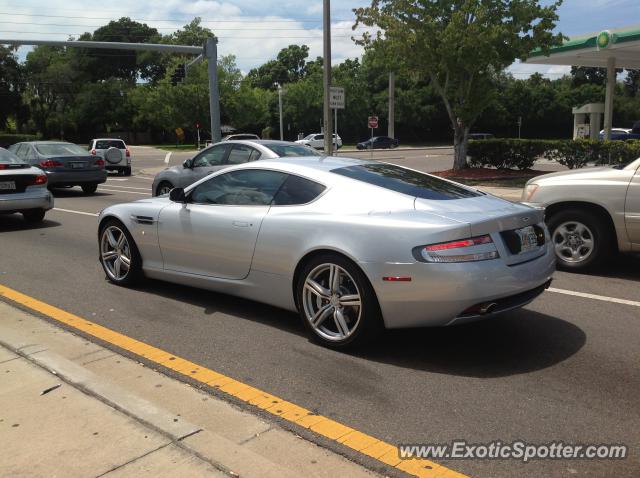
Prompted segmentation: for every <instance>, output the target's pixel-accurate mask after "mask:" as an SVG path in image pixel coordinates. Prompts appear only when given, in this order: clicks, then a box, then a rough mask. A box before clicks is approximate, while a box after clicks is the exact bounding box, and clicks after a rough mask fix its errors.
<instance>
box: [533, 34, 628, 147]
mask: <svg viewBox="0 0 640 478" xmlns="http://www.w3.org/2000/svg"><path fill="white" fill-rule="evenodd" d="M524 63H527V64H540V65H568V66H584V67H598V68H607V90H606V98H605V113H604V129H605V138H607V139H610V138H611V127H612V124H611V123H612V118H613V94H614V91H615V84H616V68H626V69H629V70H635V69H640V28H638V27H636V28H626V29H620V30H604V31H602V32H600V33H598V34H597V35H589V36H584V37H580V38H574V39H570V40H568V41H566V42H564V43H563V44H562V45H560V46H557V47H553V48H551V49H549V51H548V52H546V53H545V52H544V51H542V50H540V49H538V50H534V51H533V52H531V55H530V56H529V58H528V59H527V60H526V61H525V62H524Z"/></svg>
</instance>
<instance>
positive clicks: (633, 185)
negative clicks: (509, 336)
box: [522, 159, 640, 271]
mask: <svg viewBox="0 0 640 478" xmlns="http://www.w3.org/2000/svg"><path fill="white" fill-rule="evenodd" d="M522 200H523V201H524V202H525V203H526V204H529V205H532V206H539V207H545V208H546V218H547V219H546V220H547V224H548V226H549V231H550V232H551V241H552V244H553V247H554V249H555V253H556V257H557V259H558V266H559V267H561V268H563V269H566V270H573V271H584V270H588V269H591V268H594V267H596V266H598V265H600V264H602V263H603V262H604V261H605V259H606V258H607V257H609V256H610V254H611V253H612V252H614V251H619V252H638V251H640V159H638V160H636V161H634V162H632V163H630V164H628V165H621V166H614V167H599V168H585V169H581V170H578V171H563V172H559V173H552V174H545V175H544V176H538V177H537V178H534V179H531V180H530V181H529V182H528V183H527V185H526V187H525V189H524V192H523V194H522Z"/></svg>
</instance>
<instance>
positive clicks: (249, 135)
mask: <svg viewBox="0 0 640 478" xmlns="http://www.w3.org/2000/svg"><path fill="white" fill-rule="evenodd" d="M234 139H248V140H252V139H260V136H258V135H257V134H252V133H236V134H230V135H228V136H225V137H224V138H222V141H231V140H234Z"/></svg>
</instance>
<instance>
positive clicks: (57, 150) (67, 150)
mask: <svg viewBox="0 0 640 478" xmlns="http://www.w3.org/2000/svg"><path fill="white" fill-rule="evenodd" d="M35 147H36V151H38V153H40V154H41V155H43V156H84V155H86V154H87V152H86V151H85V150H84V149H82V148H81V147H80V146H78V145H77V144H73V143H42V144H36V145H35Z"/></svg>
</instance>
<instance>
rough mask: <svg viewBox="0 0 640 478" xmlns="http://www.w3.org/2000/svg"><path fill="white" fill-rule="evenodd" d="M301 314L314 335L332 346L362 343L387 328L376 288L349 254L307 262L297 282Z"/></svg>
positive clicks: (327, 256) (324, 256)
mask: <svg viewBox="0 0 640 478" xmlns="http://www.w3.org/2000/svg"><path fill="white" fill-rule="evenodd" d="M296 293H297V304H298V309H299V312H300V316H301V317H302V320H303V322H304V325H305V327H306V328H307V330H308V331H309V333H310V335H311V337H312V338H313V339H315V340H317V341H318V342H320V343H322V344H323V345H325V346H327V347H331V348H336V349H340V348H347V347H351V346H354V345H362V344H364V343H366V342H368V341H370V340H372V339H373V338H375V337H376V336H377V335H378V334H379V332H380V331H381V330H382V329H383V328H384V327H383V325H382V318H381V314H380V307H379V305H378V301H377V299H376V296H375V292H374V291H373V288H372V287H371V284H370V283H369V280H368V279H367V277H366V276H365V275H364V273H363V272H362V271H361V270H360V269H359V268H358V267H357V266H356V265H355V264H353V262H351V261H350V260H348V259H347V258H345V257H343V256H341V255H339V254H333V253H327V254H322V255H319V256H316V257H314V258H312V259H311V260H310V261H309V262H307V263H306V264H305V265H304V266H303V268H302V270H301V272H300V274H299V279H298V283H297V286H296Z"/></svg>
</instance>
